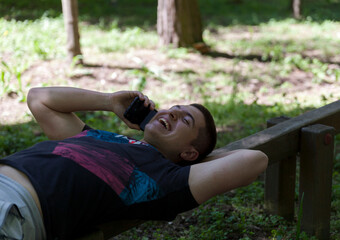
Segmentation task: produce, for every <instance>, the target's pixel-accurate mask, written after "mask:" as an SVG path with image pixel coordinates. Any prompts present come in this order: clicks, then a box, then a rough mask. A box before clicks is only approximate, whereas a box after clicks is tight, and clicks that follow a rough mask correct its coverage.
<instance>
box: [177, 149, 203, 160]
mask: <svg viewBox="0 0 340 240" xmlns="http://www.w3.org/2000/svg"><path fill="white" fill-rule="evenodd" d="M180 156H181V158H182V159H183V160H185V161H195V160H196V159H197V158H198V156H199V152H198V151H197V150H196V149H195V148H194V147H193V146H190V147H189V148H188V149H186V150H185V151H183V152H182V153H181V154H180Z"/></svg>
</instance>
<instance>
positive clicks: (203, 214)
mask: <svg viewBox="0 0 340 240" xmlns="http://www.w3.org/2000/svg"><path fill="white" fill-rule="evenodd" d="M198 2H199V7H200V12H201V16H202V23H203V29H204V32H203V39H204V41H205V43H206V44H207V45H209V46H210V49H211V50H212V52H213V53H214V54H203V55H202V54H200V53H199V52H198V51H196V50H195V49H190V48H173V47H171V46H160V45H159V38H158V35H157V31H156V20H157V1H156V0H134V1H132V0H125V1H123V0H111V1H109V0H98V1H95V2H93V1H89V0H80V1H79V3H78V4H79V29H80V35H81V46H82V52H83V60H84V65H82V66H77V65H76V64H72V63H71V64H70V63H68V62H67V61H65V59H66V55H67V53H66V46H65V44H66V33H65V29H64V22H63V16H62V10H61V2H60V1H59V0H49V1H47V0H40V1H37V0H17V1H11V0H0V58H1V64H0V157H4V156H6V155H9V154H12V153H13V152H16V151H18V150H21V149H24V148H26V147H28V146H31V145H32V144H34V143H36V142H39V141H42V140H45V139H46V137H45V136H44V135H43V133H42V131H41V130H40V128H39V127H38V126H37V124H36V123H35V121H34V119H33V118H32V116H31V114H30V113H29V111H28V109H27V107H26V103H25V102H26V94H27V91H28V90H29V88H31V87H36V86H53V85H64V86H74V87H83V88H87V89H94V90H100V91H106V92H113V91H118V90H122V89H133V90H140V91H143V92H144V93H145V94H147V95H148V96H149V97H150V98H152V99H153V100H154V101H155V102H156V103H157V106H158V107H159V108H167V107H169V106H171V105H173V104H186V103H189V102H200V103H203V104H205V105H206V106H207V107H208V108H209V109H210V110H211V111H212V113H213V115H214V117H215V119H216V123H217V128H218V144H217V147H221V146H224V145H226V144H228V143H230V142H232V141H235V140H238V139H240V138H243V137H245V136H249V135H251V134H253V133H256V132H258V131H261V130H262V129H264V128H265V127H266V120H268V119H270V118H272V117H277V116H281V115H285V116H289V117H294V116H298V115H300V114H302V113H304V112H306V111H308V110H310V109H314V108H318V107H321V106H323V105H326V104H328V103H331V102H333V101H336V100H339V99H340V67H339V66H340V23H339V20H340V14H339V12H340V1H339V0H322V1H316V0H305V1H302V11H301V14H302V17H301V19H299V20H297V19H294V18H293V17H292V15H293V14H292V10H291V7H290V4H291V1H288V0H278V1H273V0H272V1H270V0H265V1H260V0H214V1H203V0H200V1H198ZM75 62H77V59H74V63H75ZM79 116H80V117H81V118H83V120H84V121H86V122H87V123H88V124H89V125H91V126H93V127H96V128H101V129H104V130H109V131H115V132H120V133H123V134H127V135H130V136H132V137H136V138H139V137H141V134H140V133H138V132H134V131H132V130H129V129H127V128H126V127H125V126H124V125H123V124H122V123H121V122H120V121H119V120H118V119H117V118H116V117H115V116H114V115H113V114H112V113H107V112H90V113H79ZM336 142H337V143H339V136H338V137H337V141H336ZM263 194H264V193H263V181H262V180H261V179H259V180H258V181H256V182H255V183H253V184H251V185H250V186H248V187H244V188H240V189H237V190H234V191H231V192H229V193H227V194H224V195H221V196H218V197H216V198H213V199H211V200H210V201H209V202H207V203H206V204H203V205H202V206H200V207H199V208H197V209H195V210H193V211H190V212H187V213H184V214H181V215H179V216H178V217H177V218H176V219H175V220H174V221H172V222H147V223H145V224H143V225H141V226H140V227H138V228H134V229H132V230H130V231H128V232H125V233H123V234H121V235H119V236H117V237H115V238H114V239H143V240H146V239H311V237H309V236H307V235H306V234H305V233H301V234H299V235H298V236H297V225H298V221H297V219H298V216H296V219H295V221H294V222H287V221H285V220H284V219H282V218H280V217H278V216H273V215H269V214H267V213H266V212H265V211H264V209H263V203H264V202H263ZM297 200H298V186H297V190H296V202H297ZM298 207H299V206H298V204H297V206H296V208H297V209H298ZM296 212H298V211H296ZM339 236H340V147H339V144H337V145H336V154H335V159H334V170H333V190H332V212H331V239H340V237H339Z"/></svg>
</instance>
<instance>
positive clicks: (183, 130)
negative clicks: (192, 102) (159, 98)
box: [144, 105, 205, 154]
mask: <svg viewBox="0 0 340 240" xmlns="http://www.w3.org/2000/svg"><path fill="white" fill-rule="evenodd" d="M204 127H205V122H204V116H203V114H202V113H201V111H200V110H198V109H197V108H195V107H193V106H189V105H176V106H173V107H171V108H170V109H168V110H160V111H159V112H158V113H157V114H156V115H155V117H154V118H153V119H151V121H150V122H149V123H148V124H147V125H146V127H145V131H144V141H146V142H148V143H149V144H151V145H153V146H154V147H156V148H157V149H158V150H159V151H160V152H162V153H163V154H164V152H170V153H172V154H179V153H181V152H182V151H183V150H184V148H185V147H187V146H190V145H191V142H192V141H193V140H194V139H196V137H197V136H198V132H199V129H200V128H204Z"/></svg>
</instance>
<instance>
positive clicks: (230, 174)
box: [189, 150, 268, 204]
mask: <svg viewBox="0 0 340 240" xmlns="http://www.w3.org/2000/svg"><path fill="white" fill-rule="evenodd" d="M267 164H268V158H267V156H266V155H265V154H264V153H262V152H261V151H255V150H237V151H233V152H232V153H231V154H230V153H226V154H225V156H220V157H219V158H217V159H215V160H212V161H209V162H203V163H199V164H195V165H192V166H191V168H190V174H189V186H190V190H191V192H192V194H193V196H194V198H195V200H196V201H197V202H198V203H199V204H201V203H203V202H205V201H207V200H208V199H210V198H212V197H214V196H216V195H218V194H221V193H225V192H227V191H230V190H232V189H235V188H238V187H242V186H246V185H248V184H250V183H251V182H253V181H254V180H256V178H257V177H258V175H259V174H261V173H262V172H263V171H264V170H265V169H266V167H267Z"/></svg>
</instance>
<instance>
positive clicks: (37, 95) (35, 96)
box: [27, 87, 154, 140]
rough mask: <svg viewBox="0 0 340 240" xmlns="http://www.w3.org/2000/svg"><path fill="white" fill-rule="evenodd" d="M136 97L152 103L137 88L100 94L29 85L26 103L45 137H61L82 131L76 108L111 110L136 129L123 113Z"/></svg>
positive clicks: (78, 109) (152, 104)
mask: <svg viewBox="0 0 340 240" xmlns="http://www.w3.org/2000/svg"><path fill="white" fill-rule="evenodd" d="M136 96H139V98H140V99H142V100H145V103H144V104H145V105H146V106H147V105H148V104H149V103H150V104H151V107H150V108H151V109H152V108H154V103H153V102H152V101H149V99H148V98H147V97H146V96H144V95H143V94H142V93H140V92H137V91H121V92H115V93H102V92H97V91H90V90H85V89H80V88H71V87H47V88H32V89H31V90H30V91H29V93H28V97H27V104H28V107H29V109H30V110H31V112H32V114H33V116H34V117H35V119H36V120H37V122H38V124H39V125H40V126H41V128H42V129H43V131H44V133H45V134H46V135H47V137H48V138H49V139H52V140H61V139H65V138H67V137H71V136H74V135H76V134H78V133H80V132H81V131H82V129H83V128H84V125H85V123H84V122H83V121H82V120H80V119H79V118H78V117H77V116H76V115H75V114H74V112H76V111H112V112H114V113H115V114H117V116H118V117H120V118H121V119H122V120H123V121H124V122H125V123H126V124H127V125H128V126H129V127H131V128H135V129H139V127H138V126H137V125H135V124H131V123H130V122H129V121H127V120H126V119H125V118H124V116H123V114H124V111H125V109H126V108H127V107H128V105H129V104H130V103H131V101H132V100H133V99H134V98H135V97H136Z"/></svg>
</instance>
